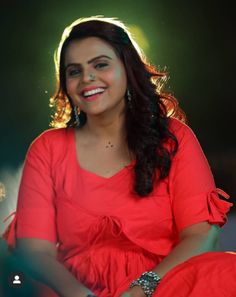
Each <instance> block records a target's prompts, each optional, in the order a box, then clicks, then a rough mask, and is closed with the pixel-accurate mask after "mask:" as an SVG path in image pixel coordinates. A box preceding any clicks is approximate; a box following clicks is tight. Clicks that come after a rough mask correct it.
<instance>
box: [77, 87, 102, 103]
mask: <svg viewBox="0 0 236 297" xmlns="http://www.w3.org/2000/svg"><path fill="white" fill-rule="evenodd" d="M104 92H105V89H103V88H97V89H94V90H91V91H86V92H83V93H82V99H83V100H84V101H87V102H91V101H94V100H97V99H98V98H99V97H100V96H101V95H102V94H103V93H104Z"/></svg>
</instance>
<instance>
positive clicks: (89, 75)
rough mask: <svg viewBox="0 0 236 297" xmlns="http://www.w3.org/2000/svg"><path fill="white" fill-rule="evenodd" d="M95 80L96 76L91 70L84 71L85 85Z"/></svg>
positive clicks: (83, 79)
mask: <svg viewBox="0 0 236 297" xmlns="http://www.w3.org/2000/svg"><path fill="white" fill-rule="evenodd" d="M94 80H95V74H94V73H93V72H92V71H91V70H84V71H83V73H82V81H83V83H90V82H91V81H94Z"/></svg>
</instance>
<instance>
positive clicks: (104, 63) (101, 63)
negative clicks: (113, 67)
mask: <svg viewBox="0 0 236 297" xmlns="http://www.w3.org/2000/svg"><path fill="white" fill-rule="evenodd" d="M107 66H108V63H106V62H100V63H97V64H96V65H95V68H96V69H101V68H105V67H107Z"/></svg>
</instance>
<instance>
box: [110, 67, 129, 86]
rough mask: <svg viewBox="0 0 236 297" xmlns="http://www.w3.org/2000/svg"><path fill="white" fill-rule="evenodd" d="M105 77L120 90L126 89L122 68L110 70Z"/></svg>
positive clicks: (124, 74)
mask: <svg viewBox="0 0 236 297" xmlns="http://www.w3.org/2000/svg"><path fill="white" fill-rule="evenodd" d="M107 79H108V80H109V81H110V82H111V83H112V84H113V85H114V86H116V87H117V88H119V89H120V91H124V90H126V85H127V79H126V73H125V71H124V70H123V69H122V68H116V69H114V70H113V71H112V72H110V73H109V74H108V76H107Z"/></svg>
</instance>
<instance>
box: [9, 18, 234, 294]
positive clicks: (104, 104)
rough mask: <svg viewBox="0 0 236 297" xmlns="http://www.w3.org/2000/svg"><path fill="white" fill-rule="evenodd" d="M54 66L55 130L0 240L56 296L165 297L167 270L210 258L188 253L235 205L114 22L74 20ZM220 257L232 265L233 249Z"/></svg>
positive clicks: (199, 250) (44, 138) (156, 77)
mask: <svg viewBox="0 0 236 297" xmlns="http://www.w3.org/2000/svg"><path fill="white" fill-rule="evenodd" d="M55 61H56V70H57V78H58V85H57V91H56V93H55V96H54V97H53V98H52V99H51V104H52V105H55V107H56V111H55V115H54V118H53V122H52V126H53V127H54V128H55V127H57V128H59V129H51V130H47V131H45V132H44V133H42V134H41V135H40V136H39V137H38V138H37V139H36V140H35V141H34V142H33V143H32V145H31V146H30V149H29V151H28V154H27V157H26V161H25V166H24V171H23V176H22V181H21V186H20V190H19V197H18V205H17V211H16V215H15V218H14V220H13V222H12V223H11V225H10V227H9V228H8V230H7V231H6V233H5V236H4V237H5V239H6V240H7V241H8V244H9V245H10V246H15V238H16V239H17V240H16V247H17V250H18V251H19V252H20V253H21V255H24V254H25V253H26V254H27V257H26V258H27V259H28V260H29V259H31V260H32V261H33V262H34V263H31V265H30V271H31V273H32V274H33V275H34V276H35V278H36V279H39V280H40V281H42V282H43V283H44V284H46V285H47V286H48V287H50V288H52V289H53V291H54V292H55V293H56V294H57V295H58V296H63V297H77V296H79V297H85V296H90V295H92V294H95V295H96V296H99V297H119V296H122V297H125V296H130V297H133V296H135V297H138V296H140V297H142V296H143V297H145V296H165V297H166V296H171V292H170V289H171V288H174V285H173V284H176V282H175V280H176V279H178V278H177V277H176V275H175V269H178V270H179V271H178V275H184V274H185V273H186V271H187V272H188V271H189V270H188V268H186V267H188V263H190V264H189V265H190V266H191V265H192V264H191V263H192V262H191V261H193V262H194V263H195V264H194V265H195V266H194V267H196V268H197V267H198V265H199V264H198V263H201V264H202V261H203V262H204V263H212V259H213V264H214V263H215V262H214V261H215V259H216V254H215V253H207V254H204V255H202V256H198V257H197V258H196V257H194V258H192V257H193V256H197V255H200V254H203V253H204V252H209V251H216V250H217V248H218V247H217V239H218V229H219V226H222V225H223V224H224V223H225V222H226V213H227V212H228V210H229V208H230V206H231V204H230V203H228V202H226V201H224V200H221V199H220V198H219V196H218V194H221V195H222V196H224V197H225V198H228V196H227V194H226V193H224V192H223V191H222V190H219V189H216V187H215V184H214V181H213V177H212V174H211V171H210V168H209V165H208V163H207V161H206V158H205V156H204V154H203V152H202V150H201V147H200V145H199V143H198V141H197V139H196V137H195V135H194V134H193V132H192V130H191V129H190V128H189V127H188V126H187V125H186V124H184V121H185V116H184V113H183V112H182V111H181V110H180V109H179V108H178V105H177V101H176V100H175V99H174V98H173V97H171V96H170V95H168V94H166V93H164V92H163V91H162V85H163V82H164V81H165V78H166V75H165V73H161V72H159V71H157V70H156V69H155V67H153V66H151V65H150V64H149V63H148V62H147V61H146V59H145V57H144V55H143V54H142V52H141V51H140V50H139V49H138V47H137V45H136V44H135V42H134V41H133V40H132V38H131V36H130V34H129V32H128V31H127V29H126V28H125V26H124V25H123V24H122V23H121V22H119V21H117V20H114V19H106V18H102V17H91V18H88V19H79V20H77V21H75V22H74V23H73V24H72V25H71V26H69V27H68V28H66V30H65V31H64V33H63V36H62V40H61V42H60V45H59V48H58V51H57V55H56V59H55ZM170 114H171V116H170ZM212 255H214V257H213V258H212ZM217 256H218V262H217V263H222V261H224V263H226V261H228V263H233V262H234V264H232V265H235V258H236V257H235V256H234V255H232V254H225V253H217ZM192 259H193V260H192ZM220 259H223V260H222V261H221V262H220ZM187 260H188V261H190V262H188V261H187ZM186 261H187V262H186ZM180 263H182V264H181V265H179V264H180ZM204 265H205V266H204V267H208V266H206V265H209V264H204ZM214 265H215V264H214ZM215 266H216V265H215ZM174 267H175V268H174ZM200 267H201V266H200ZM172 268H174V269H172ZM234 268H235V266H234ZM232 269H233V266H232ZM173 271H174V272H173ZM181 271H183V272H181ZM217 271H218V270H217ZM219 271H220V267H219ZM173 273H174V277H173V275H172V274H173ZM181 273H182V274H181ZM170 275H172V278H171V277H169V276H170ZM183 279H184V278H182V280H183ZM199 279H201V278H200V277H199ZM182 283H183V281H182ZM195 283H196V282H195ZM199 283H200V284H201V281H200V282H199ZM178 284H181V280H180V279H178ZM193 285H194V282H193ZM181 286H182V284H181ZM184 288H186V284H185V286H183V287H182V289H183V291H184ZM163 290H164V293H162V292H163ZM168 290H169V293H168ZM50 294H53V293H52V291H51V292H49V291H48V292H47V293H45V295H44V296H51V295H50ZM161 294H163V295H161ZM168 294H169V295H168ZM186 294H187V295H181V296H190V295H189V293H186ZM191 296H192V295H191ZM193 296H196V295H193ZM206 296H208V295H206ZM229 296H230V295H229Z"/></svg>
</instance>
